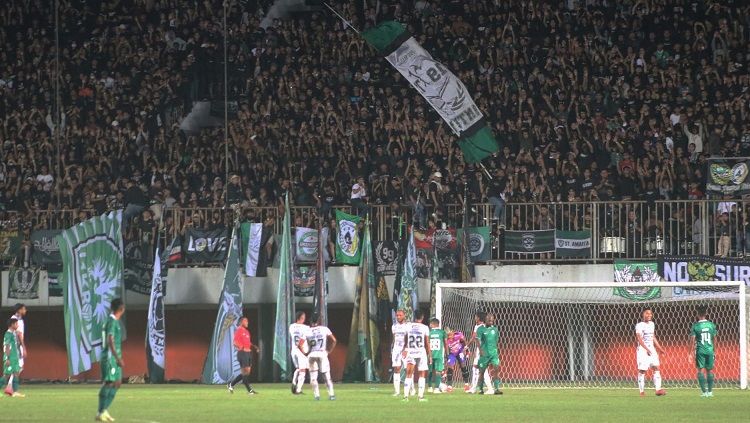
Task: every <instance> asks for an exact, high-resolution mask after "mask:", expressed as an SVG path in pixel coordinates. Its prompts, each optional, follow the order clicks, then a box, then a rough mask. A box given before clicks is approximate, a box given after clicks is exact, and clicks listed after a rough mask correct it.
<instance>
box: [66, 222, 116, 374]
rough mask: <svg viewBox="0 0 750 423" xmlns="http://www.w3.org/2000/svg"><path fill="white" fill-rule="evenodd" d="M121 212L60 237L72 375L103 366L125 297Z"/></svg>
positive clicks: (77, 226) (80, 225)
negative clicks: (111, 324) (115, 307)
mask: <svg viewBox="0 0 750 423" xmlns="http://www.w3.org/2000/svg"><path fill="white" fill-rule="evenodd" d="M121 225H122V210H118V211H116V212H112V213H110V214H106V215H101V216H98V217H94V218H91V219H89V220H87V221H85V222H82V223H79V224H77V225H76V226H73V227H72V228H69V229H66V230H64V231H62V233H60V235H58V236H57V238H56V239H57V244H58V245H59V246H60V255H61V257H62V262H63V271H62V273H61V274H60V284H62V286H63V297H64V299H63V303H64V312H65V340H66V343H67V347H68V372H69V374H71V375H77V374H79V373H81V372H85V371H87V370H89V369H91V365H92V364H93V363H95V362H97V361H99V358H100V355H101V351H102V348H103V347H104V339H103V335H102V334H103V332H104V331H103V329H104V323H105V322H106V320H107V317H108V316H109V314H110V309H109V307H110V302H111V301H112V300H113V299H114V298H118V297H119V298H121V297H122V294H123V289H122V288H123V283H122V274H123V246H122V231H121Z"/></svg>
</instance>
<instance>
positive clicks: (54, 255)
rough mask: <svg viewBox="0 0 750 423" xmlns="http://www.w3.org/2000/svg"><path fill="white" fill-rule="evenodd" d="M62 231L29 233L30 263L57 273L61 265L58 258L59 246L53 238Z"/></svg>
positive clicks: (60, 258)
mask: <svg viewBox="0 0 750 423" xmlns="http://www.w3.org/2000/svg"><path fill="white" fill-rule="evenodd" d="M60 232H62V230H39V231H34V232H32V233H31V239H30V240H31V262H32V263H33V264H35V265H37V266H42V267H45V268H47V270H49V269H50V268H55V269H57V270H58V271H59V269H60V266H61V265H62V257H60V246H59V245H57V241H56V240H55V237H57V236H58V235H60Z"/></svg>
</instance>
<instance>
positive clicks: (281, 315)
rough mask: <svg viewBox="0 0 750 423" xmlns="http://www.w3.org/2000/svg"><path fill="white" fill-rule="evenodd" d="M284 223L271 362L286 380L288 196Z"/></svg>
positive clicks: (290, 300)
mask: <svg viewBox="0 0 750 423" xmlns="http://www.w3.org/2000/svg"><path fill="white" fill-rule="evenodd" d="M284 206H285V207H284V223H283V225H282V228H283V230H282V234H281V249H280V250H279V255H280V259H279V286H278V291H277V294H276V325H275V331H274V340H273V361H275V362H276V364H278V365H279V368H280V369H281V379H282V380H287V379H288V377H289V376H290V375H289V373H288V371H289V370H291V369H290V366H291V363H290V362H289V361H290V357H289V351H291V349H290V345H289V325H290V324H292V319H293V318H294V287H293V284H292V269H293V268H294V264H293V261H292V260H293V251H292V228H291V224H290V222H291V218H290V216H289V194H288V193H287V195H286V197H285V199H284Z"/></svg>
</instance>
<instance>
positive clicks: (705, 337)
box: [701, 332, 711, 345]
mask: <svg viewBox="0 0 750 423" xmlns="http://www.w3.org/2000/svg"><path fill="white" fill-rule="evenodd" d="M706 344H708V345H711V334H710V333H708V332H703V333H701V345H706Z"/></svg>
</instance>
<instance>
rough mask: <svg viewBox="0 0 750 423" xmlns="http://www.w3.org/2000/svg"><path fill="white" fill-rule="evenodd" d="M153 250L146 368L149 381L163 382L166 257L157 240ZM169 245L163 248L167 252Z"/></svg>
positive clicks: (147, 323)
mask: <svg viewBox="0 0 750 423" xmlns="http://www.w3.org/2000/svg"><path fill="white" fill-rule="evenodd" d="M156 245H157V247H156V251H155V252H154V266H153V269H152V277H151V295H150V298H149V301H148V315H147V321H146V368H147V369H148V380H149V382H150V383H164V369H165V360H164V349H165V347H166V332H165V327H166V321H165V319H164V293H165V289H164V288H165V286H164V282H165V281H166V278H167V266H166V264H167V260H166V258H167V257H163V258H162V257H161V253H162V251H161V250H160V249H159V247H158V245H159V240H158V239H157V242H156ZM170 249H171V246H169V247H167V249H166V250H165V253H166V254H165V256H167V255H168V254H169V251H170Z"/></svg>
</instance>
